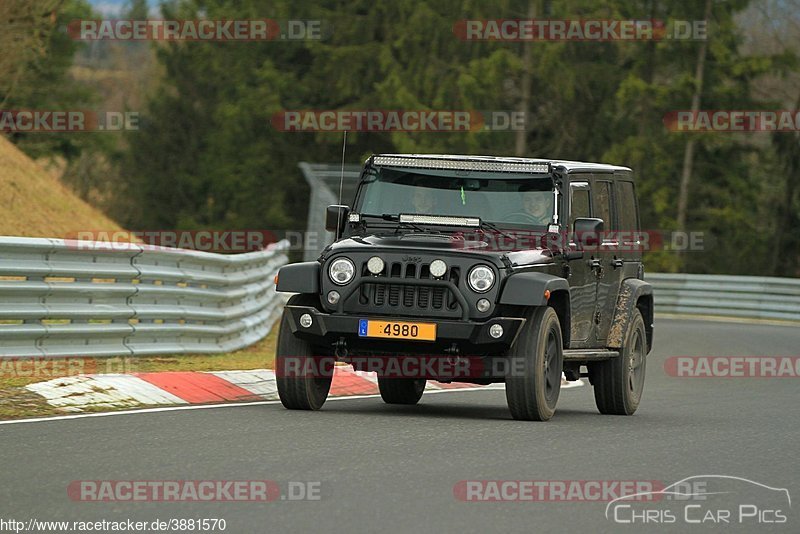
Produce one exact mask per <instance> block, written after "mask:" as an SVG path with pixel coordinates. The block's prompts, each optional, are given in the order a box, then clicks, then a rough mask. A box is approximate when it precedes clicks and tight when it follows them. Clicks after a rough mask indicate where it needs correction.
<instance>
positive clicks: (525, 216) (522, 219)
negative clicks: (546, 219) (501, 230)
mask: <svg viewBox="0 0 800 534" xmlns="http://www.w3.org/2000/svg"><path fill="white" fill-rule="evenodd" d="M504 222H511V223H524V224H536V225H541V224H543V223H542V222H541V220H539V219H538V218H536V217H534V216H533V215H531V214H530V213H525V212H524V211H515V212H514V213H510V214H508V215H506V216H505V221H504Z"/></svg>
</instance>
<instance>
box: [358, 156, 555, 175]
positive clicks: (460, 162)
mask: <svg viewBox="0 0 800 534" xmlns="http://www.w3.org/2000/svg"><path fill="white" fill-rule="evenodd" d="M373 163H375V165H386V166H389V167H415V168H417V169H446V170H462V171H489V172H523V173H529V174H537V173H539V174H541V173H547V172H549V170H550V166H549V165H548V164H547V163H526V162H521V161H520V162H516V161H490V160H477V159H455V158H453V159H450V158H404V157H402V156H375V159H374V160H373Z"/></svg>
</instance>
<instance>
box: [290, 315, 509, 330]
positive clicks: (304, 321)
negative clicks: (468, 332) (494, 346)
mask: <svg viewBox="0 0 800 534" xmlns="http://www.w3.org/2000/svg"><path fill="white" fill-rule="evenodd" d="M311 322H312V319H311V316H310V315H309V314H307V313H304V314H303V315H301V316H300V326H302V327H303V328H308V327H309V326H311ZM495 326H498V325H495ZM501 330H502V329H501Z"/></svg>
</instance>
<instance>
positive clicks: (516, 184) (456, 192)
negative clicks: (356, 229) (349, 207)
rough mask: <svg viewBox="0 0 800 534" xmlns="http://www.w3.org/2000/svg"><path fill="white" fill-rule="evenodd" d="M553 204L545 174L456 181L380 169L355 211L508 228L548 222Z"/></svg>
mask: <svg viewBox="0 0 800 534" xmlns="http://www.w3.org/2000/svg"><path fill="white" fill-rule="evenodd" d="M553 203H554V195H553V182H552V180H551V179H550V177H549V176H545V177H537V178H533V177H526V178H509V177H508V175H502V176H497V175H494V176H492V177H488V178H487V177H460V176H444V175H442V174H441V173H436V174H433V173H431V174H427V173H425V171H421V170H418V169H412V170H408V169H402V170H400V169H391V168H381V169H379V170H378V171H377V173H376V174H375V175H373V176H370V177H369V178H367V179H366V180H365V181H364V182H363V183H362V187H361V191H360V193H359V195H358V204H357V206H356V209H357V210H358V211H359V212H360V213H362V214H368V215H383V214H393V215H398V214H401V213H414V214H424V215H457V216H474V217H480V218H481V220H482V221H484V222H489V223H495V224H501V225H504V226H509V227H539V226H547V225H548V224H549V223H550V222H551V221H552V219H553Z"/></svg>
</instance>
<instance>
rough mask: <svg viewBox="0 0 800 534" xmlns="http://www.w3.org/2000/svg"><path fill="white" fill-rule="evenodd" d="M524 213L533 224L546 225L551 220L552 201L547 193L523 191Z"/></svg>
mask: <svg viewBox="0 0 800 534" xmlns="http://www.w3.org/2000/svg"><path fill="white" fill-rule="evenodd" d="M522 208H523V209H524V210H525V211H524V212H523V213H524V214H525V215H527V216H528V217H529V218H530V219H531V222H533V224H540V225H546V224H548V223H549V222H550V220H551V214H550V203H549V202H548V198H547V195H544V194H542V191H524V192H523V193H522Z"/></svg>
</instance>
